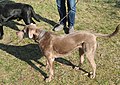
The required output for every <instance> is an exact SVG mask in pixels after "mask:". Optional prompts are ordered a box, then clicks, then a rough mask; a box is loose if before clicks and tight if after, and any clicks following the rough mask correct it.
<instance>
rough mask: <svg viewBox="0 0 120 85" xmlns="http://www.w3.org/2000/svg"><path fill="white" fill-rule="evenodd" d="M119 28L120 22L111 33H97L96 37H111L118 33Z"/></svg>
mask: <svg viewBox="0 0 120 85" xmlns="http://www.w3.org/2000/svg"><path fill="white" fill-rule="evenodd" d="M119 29H120V24H119V25H118V26H117V27H116V29H115V31H114V32H113V33H111V34H100V33H96V34H95V36H96V37H109V38H111V37H112V36H114V35H116V34H117V33H118V32H119Z"/></svg>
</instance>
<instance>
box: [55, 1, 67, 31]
mask: <svg viewBox="0 0 120 85" xmlns="http://www.w3.org/2000/svg"><path fill="white" fill-rule="evenodd" d="M56 3H57V8H58V12H59V15H60V25H59V26H57V27H55V29H54V30H55V31H59V30H62V29H63V28H64V27H65V26H66V17H65V16H66V7H65V0H56ZM64 17H65V18H64ZM63 18H64V19H63Z"/></svg>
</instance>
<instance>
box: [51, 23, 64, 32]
mask: <svg viewBox="0 0 120 85" xmlns="http://www.w3.org/2000/svg"><path fill="white" fill-rule="evenodd" d="M63 28H64V25H63V24H60V25H59V26H57V27H55V28H54V29H53V30H54V31H61V30H63Z"/></svg>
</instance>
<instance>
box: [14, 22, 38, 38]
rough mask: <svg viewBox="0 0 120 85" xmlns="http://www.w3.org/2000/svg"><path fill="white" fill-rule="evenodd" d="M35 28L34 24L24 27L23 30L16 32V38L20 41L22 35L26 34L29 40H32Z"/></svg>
mask: <svg viewBox="0 0 120 85" xmlns="http://www.w3.org/2000/svg"><path fill="white" fill-rule="evenodd" d="M36 28H37V26H36V25H35V24H30V25H26V26H25V27H24V29H23V30H21V31H19V32H17V33H16V34H17V36H18V38H19V39H20V40H22V39H23V38H24V35H25V34H27V35H28V37H29V38H33V35H34V34H35V31H36Z"/></svg>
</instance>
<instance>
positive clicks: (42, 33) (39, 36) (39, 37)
mask: <svg viewBox="0 0 120 85" xmlns="http://www.w3.org/2000/svg"><path fill="white" fill-rule="evenodd" d="M45 33H46V31H45V30H42V32H40V33H39V35H38V39H37V40H38V42H40V41H41V40H42V38H43V36H44V35H45Z"/></svg>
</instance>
